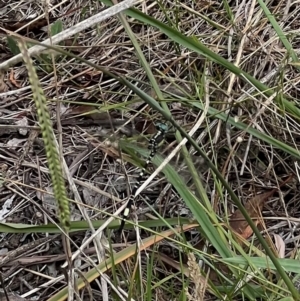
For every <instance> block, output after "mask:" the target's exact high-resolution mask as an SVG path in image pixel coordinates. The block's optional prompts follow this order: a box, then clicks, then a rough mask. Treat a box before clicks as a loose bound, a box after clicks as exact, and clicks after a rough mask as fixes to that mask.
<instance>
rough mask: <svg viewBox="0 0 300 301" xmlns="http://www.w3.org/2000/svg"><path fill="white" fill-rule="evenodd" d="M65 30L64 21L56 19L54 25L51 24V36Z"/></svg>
mask: <svg viewBox="0 0 300 301" xmlns="http://www.w3.org/2000/svg"><path fill="white" fill-rule="evenodd" d="M62 30H63V23H62V21H61V20H56V21H55V22H54V23H53V24H52V25H51V36H52V37H53V36H55V35H56V34H58V33H60V32H62Z"/></svg>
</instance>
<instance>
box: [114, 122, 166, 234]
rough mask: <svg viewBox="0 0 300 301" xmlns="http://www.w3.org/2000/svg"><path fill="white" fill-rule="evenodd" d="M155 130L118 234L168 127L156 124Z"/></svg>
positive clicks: (163, 124)
mask: <svg viewBox="0 0 300 301" xmlns="http://www.w3.org/2000/svg"><path fill="white" fill-rule="evenodd" d="M156 129H157V132H156V134H155V135H154V136H153V137H152V138H151V139H150V141H149V145H148V149H150V154H149V156H148V157H147V159H146V161H145V164H144V166H143V167H142V169H141V170H140V173H139V176H138V179H137V181H136V183H135V184H134V186H133V189H132V191H131V194H130V197H129V200H128V202H127V205H126V208H125V209H124V211H123V214H122V220H121V225H120V227H119V229H118V232H119V233H122V231H123V229H124V226H125V222H126V220H127V219H128V216H129V214H130V209H131V207H132V205H133V202H134V200H135V194H136V192H137V190H138V189H139V187H140V186H141V185H142V181H143V180H144V176H145V173H146V169H147V167H148V165H149V164H150V163H151V161H152V159H153V157H154V156H155V154H156V152H157V148H158V145H159V144H160V143H161V142H162V141H163V140H164V138H165V134H166V132H167V131H168V126H167V125H166V124H165V123H158V124H156Z"/></svg>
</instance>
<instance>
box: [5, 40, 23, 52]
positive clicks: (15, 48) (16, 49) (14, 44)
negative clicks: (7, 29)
mask: <svg viewBox="0 0 300 301" xmlns="http://www.w3.org/2000/svg"><path fill="white" fill-rule="evenodd" d="M6 39H7V45H8V48H9V50H10V51H11V52H12V54H13V55H17V54H19V53H20V49H19V46H18V44H17V42H16V41H15V40H14V38H13V37H11V36H7V37H6Z"/></svg>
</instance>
